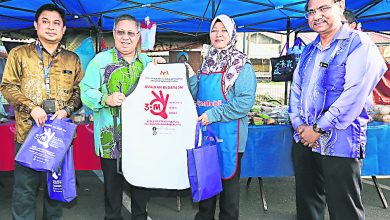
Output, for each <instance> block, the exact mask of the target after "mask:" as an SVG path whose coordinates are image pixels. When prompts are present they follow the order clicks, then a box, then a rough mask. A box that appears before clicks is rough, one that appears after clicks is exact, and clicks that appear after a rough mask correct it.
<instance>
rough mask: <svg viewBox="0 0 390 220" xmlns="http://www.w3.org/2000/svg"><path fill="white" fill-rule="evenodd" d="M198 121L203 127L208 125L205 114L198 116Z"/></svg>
mask: <svg viewBox="0 0 390 220" xmlns="http://www.w3.org/2000/svg"><path fill="white" fill-rule="evenodd" d="M198 121H201V122H202V125H203V126H205V125H208V124H209V118H208V117H207V114H206V113H203V114H202V115H201V116H199V118H198Z"/></svg>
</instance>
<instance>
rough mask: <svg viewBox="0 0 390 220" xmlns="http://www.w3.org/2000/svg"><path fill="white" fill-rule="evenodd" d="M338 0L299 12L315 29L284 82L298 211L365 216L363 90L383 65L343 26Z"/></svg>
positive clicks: (311, 215) (313, 0) (312, 0)
mask: <svg viewBox="0 0 390 220" xmlns="http://www.w3.org/2000/svg"><path fill="white" fill-rule="evenodd" d="M344 9H345V1H344V0H343V1H339V0H308V2H307V5H306V11H307V13H306V15H305V16H306V18H307V19H308V23H309V26H310V28H311V29H313V30H314V31H316V32H317V33H318V34H319V35H318V36H317V38H316V39H315V40H314V42H312V43H311V44H309V45H308V46H307V47H306V48H305V50H304V51H303V54H302V56H301V59H300V63H299V65H298V67H297V68H296V70H295V73H294V79H293V82H292V85H291V96H290V109H289V113H290V118H291V122H292V125H293V127H294V130H295V133H294V139H295V142H296V143H294V146H293V162H294V171H295V183H296V208H297V219H300V220H316V219H323V218H324V211H325V207H326V205H327V206H328V210H329V216H330V219H332V220H333V219H343V220H348V219H354V220H360V219H364V208H363V204H362V200H361V190H362V183H361V179H360V175H361V165H362V161H361V160H362V159H363V158H364V156H365V145H366V130H367V123H368V120H369V117H368V114H367V109H368V107H369V106H370V100H371V98H370V94H371V92H372V90H373V88H374V87H375V85H376V84H377V83H378V81H379V80H380V78H381V77H382V75H383V74H384V73H385V71H386V69H387V68H386V65H385V62H384V60H383V58H382V57H381V55H380V53H379V50H378V48H377V47H376V46H375V44H374V43H373V42H372V41H371V40H370V39H369V37H368V36H367V35H366V34H364V33H363V32H359V31H355V30H352V29H350V28H349V27H347V26H343V25H342V23H341V21H342V15H343V11H344Z"/></svg>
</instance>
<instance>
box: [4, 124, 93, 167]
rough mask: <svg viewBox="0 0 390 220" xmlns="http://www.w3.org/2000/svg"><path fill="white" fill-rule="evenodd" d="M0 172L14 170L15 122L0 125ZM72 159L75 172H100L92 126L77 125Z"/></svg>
mask: <svg viewBox="0 0 390 220" xmlns="http://www.w3.org/2000/svg"><path fill="white" fill-rule="evenodd" d="M0 134H1V142H0V171H11V170H13V169H14V155H15V153H14V135H15V122H7V123H3V124H0ZM73 158H74V165H75V169H76V170H100V169H101V168H100V159H99V157H98V156H96V154H95V150H94V141H93V124H78V125H77V130H76V138H75V140H74V141H73Z"/></svg>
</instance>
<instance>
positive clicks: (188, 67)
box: [184, 62, 195, 77]
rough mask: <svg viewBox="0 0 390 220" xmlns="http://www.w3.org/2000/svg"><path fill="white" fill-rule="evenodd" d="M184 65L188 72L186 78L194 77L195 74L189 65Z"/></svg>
mask: <svg viewBox="0 0 390 220" xmlns="http://www.w3.org/2000/svg"><path fill="white" fill-rule="evenodd" d="M184 65H185V66H186V68H187V70H188V77H192V76H193V75H195V72H194V70H193V69H192V67H191V65H190V64H189V63H187V62H185V63H184Z"/></svg>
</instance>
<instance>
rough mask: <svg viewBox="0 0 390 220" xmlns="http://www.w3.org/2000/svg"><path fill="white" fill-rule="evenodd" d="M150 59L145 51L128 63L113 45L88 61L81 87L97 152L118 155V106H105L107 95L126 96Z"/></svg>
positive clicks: (119, 123)
mask: <svg viewBox="0 0 390 220" xmlns="http://www.w3.org/2000/svg"><path fill="white" fill-rule="evenodd" d="M150 61H151V59H150V58H149V57H148V56H146V55H145V54H142V53H137V54H136V56H135V58H134V59H133V61H132V62H130V63H129V62H127V61H126V60H125V59H124V58H123V57H121V55H120V53H119V52H118V51H117V50H116V49H115V48H114V49H110V50H107V51H104V52H101V53H99V54H97V55H96V56H95V57H94V58H93V59H92V60H91V62H90V63H89V64H88V67H87V70H86V72H85V77H84V78H83V80H82V81H81V83H80V89H81V100H82V101H83V103H84V104H85V105H86V106H87V107H88V108H90V109H92V111H93V117H94V141H95V152H96V155H98V156H101V157H103V158H110V159H116V158H117V157H118V155H119V153H120V151H121V141H120V135H121V120H120V107H110V106H108V105H106V100H107V97H108V96H109V95H111V94H112V93H114V92H121V93H124V94H125V95H126V94H127V93H128V92H129V90H130V89H132V88H133V86H134V85H136V83H137V81H138V79H139V76H140V75H141V73H142V70H143V69H144V68H145V67H146V65H147V64H148V63H149V62H150ZM114 120H115V121H116V123H114ZM115 125H116V126H117V127H116V128H115V127H114V126H115Z"/></svg>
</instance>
